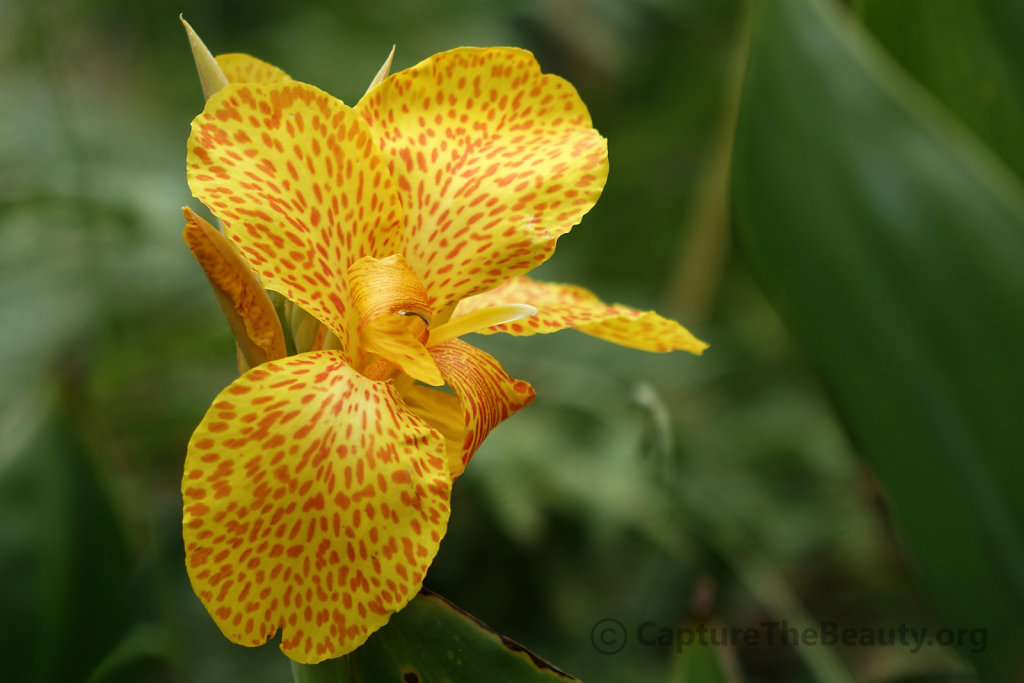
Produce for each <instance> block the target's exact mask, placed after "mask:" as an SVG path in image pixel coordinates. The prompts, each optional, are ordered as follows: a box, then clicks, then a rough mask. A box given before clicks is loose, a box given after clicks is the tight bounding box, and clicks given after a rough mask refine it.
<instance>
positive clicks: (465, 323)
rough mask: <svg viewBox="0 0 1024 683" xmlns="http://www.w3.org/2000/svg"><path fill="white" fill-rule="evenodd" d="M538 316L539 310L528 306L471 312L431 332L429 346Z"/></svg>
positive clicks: (493, 308) (508, 306)
mask: <svg viewBox="0 0 1024 683" xmlns="http://www.w3.org/2000/svg"><path fill="white" fill-rule="evenodd" d="M535 315H537V309H536V308H534V307H533V306H528V305H526V304H503V305H501V306H491V307H489V308H482V309H479V310H475V311H471V312H470V313H467V314H466V315H463V316H460V317H458V318H455V319H454V320H451V321H449V322H447V323H445V324H444V325H441V326H440V327H437V328H434V329H432V330H430V339H429V340H428V341H427V346H434V345H436V344H443V343H445V342H446V341H448V340H449V339H455V338H456V337H461V336H462V335H464V334H470V333H471V332H477V331H479V330H482V329H486V328H488V327H493V326H495V325H504V324H507V323H514V322H516V321H517V320H522V319H524V318H529V317H532V316H535Z"/></svg>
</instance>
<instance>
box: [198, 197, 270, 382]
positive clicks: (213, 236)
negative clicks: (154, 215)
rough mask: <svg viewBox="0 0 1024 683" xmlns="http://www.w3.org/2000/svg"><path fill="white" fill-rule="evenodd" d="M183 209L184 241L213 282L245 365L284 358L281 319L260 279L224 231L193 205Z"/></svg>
mask: <svg viewBox="0 0 1024 683" xmlns="http://www.w3.org/2000/svg"><path fill="white" fill-rule="evenodd" d="M184 211H185V220H186V225H185V231H184V238H185V243H186V244H188V247H189V249H191V250H192V254H193V255H194V256H195V257H196V260H197V261H198V262H199V265H200V266H202V268H203V271H204V272H205V273H206V277H207V278H208V279H209V280H210V284H211V285H212V286H213V291H214V293H215V294H216V295H217V302H218V303H219V304H220V307H221V310H222V311H223V312H224V317H225V318H226V319H227V321H228V325H229V326H230V327H231V332H232V333H233V334H234V336H235V341H236V342H238V350H239V353H240V354H241V357H242V358H243V359H244V360H245V366H244V368H242V369H243V370H245V369H248V368H252V367H256V366H257V365H260V364H262V363H265V362H267V361H268V360H275V359H277V358H283V357H284V356H285V355H286V353H287V352H286V350H285V342H284V332H283V331H282V330H281V322H280V321H279V320H278V317H277V312H276V311H275V310H274V305H273V304H272V303H271V302H270V299H269V298H268V297H267V293H266V292H265V291H264V290H263V286H262V285H261V284H260V282H259V280H257V279H256V276H255V275H254V274H253V272H252V270H251V269H250V268H249V266H248V264H247V263H246V262H245V261H244V260H243V259H242V257H241V256H239V254H238V251H237V250H236V249H235V247H234V245H232V244H231V242H229V241H228V240H227V238H225V237H224V235H222V234H220V232H218V231H217V230H216V229H215V228H214V227H213V226H212V225H210V224H209V223H207V222H206V221H205V220H203V218H202V217H200V216H199V215H197V214H196V213H195V212H194V211H192V210H191V209H189V208H185V209H184Z"/></svg>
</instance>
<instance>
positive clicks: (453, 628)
mask: <svg viewBox="0 0 1024 683" xmlns="http://www.w3.org/2000/svg"><path fill="white" fill-rule="evenodd" d="M295 671H296V676H295V679H296V681H300V682H303V681H305V682H309V683H313V682H317V683H321V682H323V683H327V682H328V681H331V682H334V681H337V682H338V683H342V682H344V681H352V682H353V683H359V682H363V681H365V682H367V683H373V682H374V681H403V682H404V683H427V682H428V681H429V682H430V683H433V682H434V681H437V683H457V682H458V681H466V682H467V683H475V682H476V681H484V680H492V681H510V682H514V681H524V682H531V681H538V682H542V681H573V680H576V679H574V678H573V677H572V676H569V675H567V674H565V673H563V672H561V671H559V670H558V669H556V668H554V667H553V666H551V665H550V664H548V663H547V662H545V661H544V660H542V659H540V658H539V657H537V655H535V654H533V653H532V652H530V651H529V650H527V649H526V648H524V647H523V646H522V645H520V644H519V643H517V642H515V641H513V640H509V639H508V638H505V637H504V636H500V635H498V634H497V633H495V632H494V631H492V630H491V629H490V627H488V626H487V625H486V624H484V623H483V622H481V621H479V620H477V619H476V618H475V617H473V616H471V615H469V614H467V613H465V612H463V611H462V610H460V609H459V608H458V607H456V606H455V605H453V604H451V603H450V602H448V601H447V600H445V599H444V598H442V597H441V596H439V595H436V594H433V593H431V592H429V591H426V590H425V591H423V592H422V593H420V594H419V595H417V596H416V597H415V598H413V600H412V602H410V603H409V604H408V605H407V606H406V607H405V609H403V610H402V611H401V612H399V613H398V614H396V615H394V616H393V617H391V621H389V622H388V624H387V626H385V627H384V628H382V629H381V630H379V631H377V632H376V633H374V634H373V635H372V636H370V639H369V640H367V641H366V643H365V644H364V645H363V646H361V647H360V648H359V649H358V650H356V651H355V652H353V653H352V654H351V655H349V656H348V657H347V658H344V659H337V660H328V661H327V662H324V663H322V664H319V665H316V666H303V665H295Z"/></svg>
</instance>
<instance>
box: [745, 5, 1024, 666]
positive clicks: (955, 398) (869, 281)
mask: <svg viewBox="0 0 1024 683" xmlns="http://www.w3.org/2000/svg"><path fill="white" fill-rule="evenodd" d="M733 164H734V167H733V202H734V209H735V214H736V223H737V228H738V232H739V236H740V239H741V241H742V244H743V246H744V247H745V250H746V253H747V254H748V257H749V259H750V260H751V262H752V264H753V266H754V267H755V269H756V270H757V272H758V273H759V275H760V277H761V278H762V281H763V283H764V284H765V286H766V287H767V288H768V290H769V291H770V292H771V293H772V294H773V296H774V298H775V300H776V302H777V304H778V306H779V307H780V308H781V309H782V311H783V313H784V314H785V315H786V317H787V318H788V320H789V322H790V324H791V326H792V327H793V329H794V330H795V332H796V333H797V334H798V336H799V337H800V339H801V341H802V342H803V344H804V345H805V346H806V348H807V349H808V351H809V352H810V353H811V355H812V356H813V358H814V360H815V361H816V363H817V365H818V367H819V369H820V371H821V373H822V375H823V377H824V379H825V380H826V382H827V383H828V384H829V386H830V388H831V390H832V392H833V394H834V396H835V400H836V402H837V404H838V406H839V408H840V410H841V411H842V413H843V415H844V417H845V419H846V421H847V424H848V428H849V429H850V431H851V432H852V435H853V437H854V439H855V441H856V443H857V444H858V446H859V447H860V449H861V450H862V452H863V454H864V456H865V457H866V458H867V459H868V460H869V462H870V464H871V465H872V467H873V469H874V471H875V473H876V474H877V476H878V477H879V479H880V480H881V483H882V485H883V487H884V489H885V491H886V494H887V496H888V502H889V504H890V507H891V510H892V513H893V516H894V519H895V523H896V526H897V529H898V531H899V533H900V535H901V538H902V540H903V542H904V543H905V544H906V546H907V550H908V554H909V556H910V559H911V562H912V564H913V565H914V569H915V571H916V573H917V575H918V576H919V577H920V578H921V580H922V585H923V587H924V589H925V591H926V594H927V597H929V598H930V600H931V602H932V603H933V604H934V605H935V607H936V608H937V611H938V612H939V614H940V615H941V616H942V618H943V619H944V621H945V623H946V624H947V625H948V626H950V627H953V628H965V629H970V628H974V629H978V628H983V629H986V630H987V634H988V643H987V647H985V648H983V649H984V651H983V652H972V651H971V650H972V649H974V650H978V649H982V648H978V647H974V648H971V647H962V648H961V651H962V652H963V653H964V654H965V655H967V656H968V657H970V658H971V660H972V661H973V663H974V664H975V666H976V667H977V668H978V669H979V671H980V672H982V673H983V674H984V675H985V676H987V677H996V678H1001V677H1005V673H1006V672H1007V671H1016V672H1018V673H1019V672H1020V671H1021V666H1022V660H1021V658H1020V657H1021V653H1020V651H1019V648H1018V647H1017V645H1016V643H1017V642H1019V641H1020V639H1021V638H1022V637H1024V630H1022V626H1021V623H1020V620H1019V614H1020V613H1021V612H1022V611H1024V572H1022V571H1021V567H1024V547H1022V539H1024V496H1021V495H1020V487H1021V483H1022V482H1024V459H1022V458H1021V454H1022V453H1024V427H1022V426H1021V421H1020V419H1019V412H1020V406H1021V405H1024V381H1022V379H1024V354H1022V353H1021V349H1022V348H1024V306H1022V305H1021V296H1022V293H1024V267H1022V266H1021V264H1022V263H1024V189H1022V187H1021V185H1020V184H1019V183H1018V182H1017V181H1016V179H1015V178H1014V177H1013V175H1012V174H1011V173H1009V172H1008V170H1007V169H1006V168H1005V167H1004V166H1002V165H1000V163H999V162H998V161H997V160H996V159H995V158H994V157H992V156H991V155H990V154H989V153H988V152H987V151H986V149H985V148H984V147H983V146H982V145H980V144H979V143H978V141H977V140H976V139H975V138H973V137H971V135H970V134H969V133H968V132H967V131H966V129H965V128H964V127H963V126H962V125H960V124H959V123H958V122H957V121H956V120H955V119H953V118H952V117H951V116H950V115H949V113H948V112H947V111H945V110H944V109H942V108H941V106H940V105H939V104H938V103H936V102H935V101H934V100H933V99H931V97H929V96H928V95H927V94H926V93H925V92H924V91H923V90H922V89H921V88H920V87H919V86H918V85H917V84H916V83H914V82H913V81H911V80H910V79H909V78H907V77H906V75H905V74H904V73H903V72H901V71H900V70H899V69H898V68H897V67H896V66H895V65H894V64H893V63H892V62H891V61H890V60H889V59H888V58H887V57H886V55H885V54H884V53H883V52H881V51H880V50H879V49H878V46H877V44H875V43H874V42H872V40H871V39H870V38H869V37H868V36H867V35H866V34H865V33H864V32H863V30H862V29H860V28H859V27H858V26H857V25H856V24H855V23H854V22H853V21H852V20H850V18H849V17H844V16H842V15H840V14H839V10H838V9H836V5H834V4H832V3H825V2H818V1H812V0H777V1H775V2H764V3H756V10H755V21H754V28H753V36H752V45H751V54H750V61H749V65H748V73H747V80H746V83H745V91H744V95H743V103H742V106H741V112H740V120H739V123H738V130H737V142H736V150H735V155H734V159H733Z"/></svg>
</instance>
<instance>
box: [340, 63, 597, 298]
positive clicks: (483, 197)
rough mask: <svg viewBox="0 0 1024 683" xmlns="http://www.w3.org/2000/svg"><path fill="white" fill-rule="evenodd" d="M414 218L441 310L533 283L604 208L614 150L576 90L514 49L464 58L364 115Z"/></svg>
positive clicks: (391, 94)
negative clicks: (520, 279)
mask: <svg viewBox="0 0 1024 683" xmlns="http://www.w3.org/2000/svg"><path fill="white" fill-rule="evenodd" d="M356 109H357V110H358V111H359V112H360V113H361V114H362V115H363V116H364V117H365V119H366V121H367V122H368V123H369V124H370V126H371V128H372V130H373V135H374V137H375V139H376V141H377V143H378V144H379V145H380V149H381V150H383V152H384V153H385V155H386V156H387V158H388V165H389V168H390V170H391V173H392V175H393V177H394V178H395V185H396V187H397V188H398V192H399V194H400V196H401V201H402V206H403V207H404V209H405V213H406V222H407V225H406V245H405V252H404V253H405V258H406V260H407V261H408V262H409V265H410V266H411V267H412V269H413V270H414V271H415V272H416V274H417V275H418V276H419V278H420V280H421V281H422V282H423V283H424V285H426V288H427V292H428V293H429V294H430V297H431V304H432V306H433V307H434V309H435V310H441V309H443V308H444V307H445V306H447V305H449V304H454V303H456V302H457V301H459V300H460V299H461V298H462V297H465V296H469V295H471V294H475V293H477V292H483V291H487V290H489V289H492V288H493V287H495V286H497V285H498V284H500V283H502V282H504V281H505V280H506V279H507V278H509V277H512V276H515V275H518V274H520V273H525V272H526V271H529V270H531V269H533V268H535V267H536V266H537V265H539V264H540V263H541V262H543V261H544V260H545V259H547V258H548V257H549V256H550V255H551V254H552V253H553V251H554V248H555V240H556V239H557V238H558V236H559V235H562V234H564V233H566V232H568V231H569V230H570V229H571V228H572V226H573V225H575V224H576V223H578V222H579V221H580V219H581V218H582V217H583V214H585V213H586V212H587V211H589V210H590V208H591V207H592V206H593V205H594V203H595V202H596V201H597V198H598V196H599V195H600V194H601V190H602V189H603V187H604V183H605V180H606V178H607V175H608V158H607V144H606V141H605V139H604V138H602V137H601V136H600V135H599V134H598V132H597V131H596V130H594V128H593V126H592V124H591V120H590V115H589V113H588V112H587V108H586V106H585V105H584V104H583V102H582V101H581V100H580V98H579V95H578V94H577V93H576V90H575V89H574V88H573V87H572V85H571V84H569V83H568V82H567V81H565V80H563V79H561V78H559V77H557V76H553V75H550V74H542V73H541V72H540V67H539V66H538V65H537V62H536V60H535V59H534V57H533V55H531V54H530V53H529V52H526V51H525V50H518V49H512V48H486V49H485V48H459V49H456V50H451V51H449V52H443V53H441V54H437V55H434V56H433V57H430V58H429V59H427V60H425V61H423V62H421V63H420V64H417V65H416V66H414V67H412V68H410V69H406V70H404V71H401V72H399V73H397V74H394V75H393V76H391V77H390V78H388V79H386V80H385V81H384V82H383V83H381V84H380V85H379V86H377V87H376V88H374V89H373V90H371V91H370V92H369V93H367V94H366V96H365V97H364V98H363V99H362V100H361V101H360V102H359V103H358V104H357V105H356Z"/></svg>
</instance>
